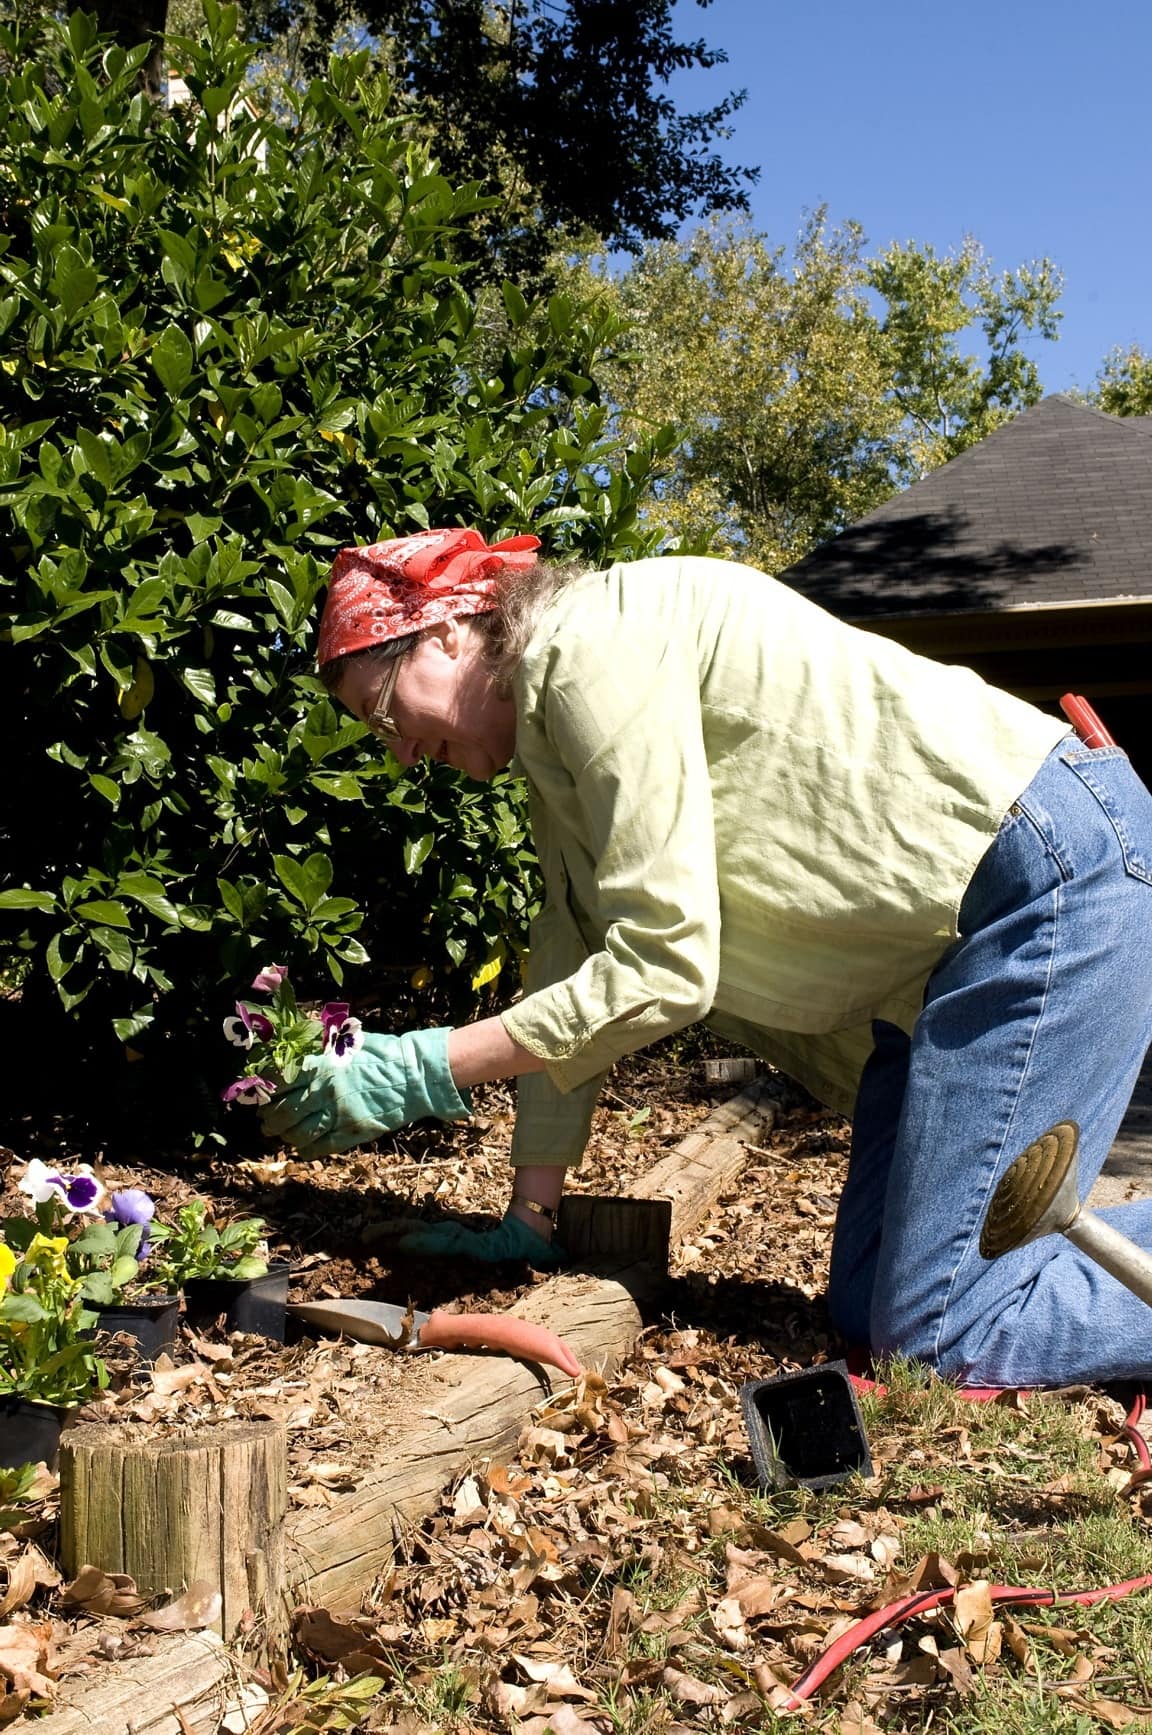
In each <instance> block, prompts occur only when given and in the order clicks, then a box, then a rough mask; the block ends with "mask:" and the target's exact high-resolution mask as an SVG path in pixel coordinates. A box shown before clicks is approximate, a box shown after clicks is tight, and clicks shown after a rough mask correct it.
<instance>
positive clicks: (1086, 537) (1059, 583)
mask: <svg viewBox="0 0 1152 1735" xmlns="http://www.w3.org/2000/svg"><path fill="white" fill-rule="evenodd" d="M780 577H781V578H782V579H783V580H784V582H785V583H786V584H790V585H792V586H793V587H794V588H795V589H796V590H798V591H800V592H802V594H803V595H805V596H807V597H809V598H810V599H811V600H812V601H813V602H818V603H820V604H821V605H822V606H823V607H824V608H827V609H829V610H830V611H831V612H832V613H833V614H837V615H840V616H841V618H842V619H845V620H863V619H882V618H885V617H892V616H910V615H930V614H939V613H953V612H960V613H971V612H978V613H983V612H986V611H997V610H1001V609H1004V608H1010V607H1021V606H1024V607H1028V606H1031V607H1041V608H1052V607H1062V606H1063V607H1067V606H1069V605H1073V604H1077V603H1085V602H1095V603H1100V602H1115V601H1118V600H1121V599H1129V598H1135V597H1141V598H1149V597H1152V416H1129V417H1121V416H1108V415H1105V414H1104V413H1103V412H1102V411H1101V410H1095V409H1092V408H1091V407H1090V406H1089V405H1087V404H1080V403H1076V402H1075V401H1074V400H1073V399H1071V398H1066V397H1063V396H1059V395H1057V396H1054V397H1048V398H1044V399H1043V400H1042V401H1041V402H1040V403H1038V404H1034V405H1033V406H1032V408H1031V409H1029V410H1024V411H1022V413H1021V414H1020V415H1018V416H1016V417H1014V418H1013V420H1012V421H1010V422H1006V423H1005V424H1004V426H1003V427H1002V428H997V430H996V432H995V433H994V434H989V435H988V437H987V439H984V440H981V442H980V444H979V445H977V446H972V447H970V448H969V450H968V451H966V452H962V453H961V454H960V456H959V457H958V458H953V459H952V460H951V462H950V463H947V464H944V465H942V466H941V468H940V469H939V470H933V471H932V472H931V474H930V475H928V476H925V477H924V478H923V480H922V481H920V482H914V483H913V484H912V486H911V487H910V488H907V489H905V490H904V492H903V493H901V494H896V495H894V496H893V498H892V499H891V500H887V501H885V503H884V505H883V506H879V507H877V508H876V510H875V511H874V512H870V513H869V514H868V516H867V517H866V518H861V519H860V521H859V522H858V523H856V524H853V525H851V526H850V528H849V529H847V530H845V531H843V532H841V534H840V535H839V536H837V537H834V538H833V540H832V541H831V542H827V543H825V544H824V545H823V546H822V547H820V548H817V549H814V550H813V552H812V553H811V554H809V555H807V556H806V557H805V558H804V559H803V560H801V561H798V562H797V563H796V565H795V566H790V567H789V568H788V570H787V571H786V572H783V573H781V574H780Z"/></svg>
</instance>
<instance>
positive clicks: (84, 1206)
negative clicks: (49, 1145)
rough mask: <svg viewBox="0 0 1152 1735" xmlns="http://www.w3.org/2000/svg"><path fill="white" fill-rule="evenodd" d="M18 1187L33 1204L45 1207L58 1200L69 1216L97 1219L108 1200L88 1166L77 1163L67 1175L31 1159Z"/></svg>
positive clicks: (105, 1189)
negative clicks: (90, 1214) (94, 1217)
mask: <svg viewBox="0 0 1152 1735" xmlns="http://www.w3.org/2000/svg"><path fill="white" fill-rule="evenodd" d="M17 1184H18V1186H19V1189H20V1191H21V1192H22V1193H26V1194H27V1196H28V1198H30V1199H31V1201H32V1203H33V1204H34V1205H46V1204H47V1203H48V1201H49V1200H50V1199H57V1200H59V1202H60V1204H61V1205H62V1206H63V1207H64V1210H65V1211H67V1213H68V1215H69V1216H70V1217H74V1216H78V1215H80V1214H81V1213H84V1214H87V1213H89V1212H91V1213H92V1215H93V1216H100V1215H101V1214H102V1213H103V1210H104V1206H105V1205H106V1203H107V1201H108V1189H107V1187H106V1186H105V1185H104V1183H103V1181H101V1180H99V1179H98V1178H97V1177H96V1175H94V1174H93V1172H92V1169H91V1167H90V1165H89V1164H88V1163H77V1165H76V1167H75V1169H74V1170H72V1171H71V1172H70V1173H66V1172H65V1171H64V1170H62V1169H53V1168H50V1167H49V1165H48V1164H47V1163H42V1162H41V1161H40V1158H39V1157H33V1158H32V1159H31V1161H30V1162H29V1164H28V1166H27V1168H26V1169H25V1170H24V1173H23V1175H22V1176H21V1177H20V1180H19V1182H18V1183H17Z"/></svg>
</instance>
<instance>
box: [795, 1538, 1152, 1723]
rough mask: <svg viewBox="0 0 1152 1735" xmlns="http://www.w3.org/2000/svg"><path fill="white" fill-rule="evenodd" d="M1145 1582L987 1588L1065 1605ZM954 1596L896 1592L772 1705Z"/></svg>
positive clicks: (1000, 1598)
mask: <svg viewBox="0 0 1152 1735" xmlns="http://www.w3.org/2000/svg"><path fill="white" fill-rule="evenodd" d="M1149 1586H1152V1572H1146V1573H1144V1574H1142V1576H1141V1577H1140V1578H1126V1579H1123V1580H1122V1581H1121V1582H1120V1583H1119V1584H1105V1585H1101V1586H1100V1588H1099V1589H1098V1590H1074V1591H1069V1592H1067V1593H1063V1594H1062V1593H1061V1592H1060V1591H1058V1590H1040V1589H1036V1588H1033V1587H1031V1586H1029V1585H1016V1584H991V1585H989V1586H988V1592H989V1595H990V1596H991V1598H992V1601H993V1602H994V1603H1001V1604H1003V1603H1009V1604H1012V1605H1014V1606H1015V1607H1017V1608H1044V1607H1056V1606H1059V1607H1063V1606H1064V1605H1065V1604H1066V1603H1079V1604H1080V1605H1081V1606H1082V1607H1085V1608H1087V1607H1090V1606H1091V1604H1092V1603H1097V1602H1118V1601H1119V1599H1120V1598H1121V1597H1122V1596H1129V1595H1131V1593H1132V1592H1133V1591H1134V1590H1147V1589H1148V1588H1149ZM955 1596H956V1591H955V1589H954V1588H953V1587H952V1586H951V1585H949V1586H947V1587H946V1588H945V1589H943V1590H921V1591H916V1592H914V1594H913V1595H911V1596H902V1597H899V1598H898V1599H897V1601H896V1602H891V1603H889V1604H888V1607H887V1608H882V1609H877V1610H876V1612H875V1613H874V1614H870V1615H865V1616H864V1618H863V1620H859V1621H857V1622H856V1625H855V1626H854V1627H849V1628H848V1631H847V1632H846V1633H842V1634H841V1635H840V1637H839V1638H838V1639H837V1640H836V1641H835V1643H834V1644H831V1645H829V1646H828V1649H827V1650H826V1651H825V1652H824V1653H823V1654H822V1655H821V1656H819V1657H817V1659H816V1661H815V1662H814V1663H812V1664H811V1666H810V1667H809V1668H807V1669H805V1671H804V1673H803V1674H802V1675H801V1676H800V1678H799V1680H798V1681H795V1682H794V1683H793V1685H792V1688H791V1691H790V1694H789V1697H788V1701H787V1703H786V1704H783V1705H780V1706H777V1707H774V1708H775V1709H778V1710H781V1711H798V1710H799V1709H800V1706H801V1705H802V1704H803V1703H804V1701H805V1699H810V1698H811V1697H812V1694H813V1693H814V1692H815V1691H816V1689H817V1687H819V1686H820V1685H821V1684H822V1683H823V1682H824V1681H826V1680H827V1679H828V1677H829V1675H831V1674H834V1673H835V1671H836V1670H837V1669H838V1668H839V1667H840V1665H841V1663H843V1662H845V1661H846V1660H847V1658H848V1657H850V1656H851V1655H852V1652H853V1651H855V1650H858V1649H859V1648H860V1646H861V1645H863V1644H866V1643H867V1641H868V1640H869V1639H872V1638H875V1636H876V1634H877V1633H880V1632H883V1631H884V1630H885V1629H886V1628H887V1627H894V1626H898V1625H899V1624H900V1622H901V1621H906V1620H910V1619H911V1617H912V1616H913V1615H918V1614H925V1613H926V1612H927V1611H928V1610H929V1609H933V1608H944V1607H946V1606H947V1604H948V1603H950V1602H952V1601H953V1599H954V1598H955Z"/></svg>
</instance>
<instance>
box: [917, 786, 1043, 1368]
mask: <svg viewBox="0 0 1152 1735" xmlns="http://www.w3.org/2000/svg"><path fill="white" fill-rule="evenodd" d="M1029 817H1031V815H1029ZM1061 891H1062V887H1061V886H1056V887H1055V888H1054V890H1053V893H1052V919H1051V934H1050V938H1049V941H1048V968H1047V970H1046V971H1045V974H1044V988H1043V992H1042V994H1041V999H1040V1008H1039V1011H1038V1012H1037V1014H1036V1016H1035V1018H1034V1019H1033V1020H1032V1032H1031V1035H1030V1037H1029V1039H1028V1051H1027V1053H1026V1054H1025V1056H1024V1059H1023V1063H1022V1065H1021V1066H1020V1068H1019V1071H1018V1072H1017V1075H1016V1089H1015V1092H1014V1095H1013V1101H1012V1105H1011V1107H1010V1108H1009V1110H1008V1113H1007V1115H1006V1116H1005V1117H1004V1125H1003V1130H1002V1131H1001V1134H1000V1140H999V1144H998V1146H997V1149H996V1154H995V1157H994V1159H993V1162H992V1165H991V1168H990V1169H989V1172H988V1179H987V1181H986V1182H985V1185H984V1194H983V1199H982V1203H981V1207H980V1210H979V1213H978V1216H977V1220H976V1223H975V1224H974V1225H973V1226H972V1227H971V1228H970V1229H969V1231H968V1236H967V1239H966V1241H965V1243H964V1246H963V1248H962V1249H961V1251H960V1253H959V1254H958V1255H957V1258H956V1263H955V1264H954V1265H953V1267H952V1271H951V1273H950V1274H949V1278H948V1290H947V1294H946V1296H945V1298H944V1302H943V1305H942V1306H941V1308H940V1312H939V1314H938V1315H937V1319H936V1337H935V1341H934V1344H933V1357H934V1360H936V1361H937V1362H938V1361H939V1360H940V1339H941V1337H942V1336H943V1334H944V1323H945V1320H946V1319H947V1317H948V1309H949V1306H950V1305H951V1302H952V1296H953V1293H954V1291H955V1288H956V1280H957V1278H958V1277H959V1275H960V1267H961V1266H962V1265H963V1263H964V1261H965V1259H966V1258H967V1257H968V1255H969V1254H970V1253H971V1250H972V1245H973V1242H974V1241H975V1239H976V1235H977V1233H978V1230H979V1227H980V1225H981V1224H982V1223H983V1221H984V1217H985V1214H986V1212H987V1210H988V1205H989V1202H990V1199H991V1193H992V1186H991V1183H992V1179H993V1177H994V1176H995V1175H996V1174H997V1172H998V1170H999V1167H1000V1162H1001V1159H1002V1158H1003V1155H1004V1147H1005V1145H1006V1144H1007V1142H1008V1135H1009V1132H1010V1130H1011V1127H1012V1123H1013V1120H1014V1119H1015V1117H1016V1113H1017V1110H1018V1109H1019V1106H1020V1098H1021V1096H1022V1095H1023V1092H1024V1082H1025V1079H1026V1077H1027V1073H1028V1068H1029V1066H1030V1064H1031V1061H1032V1056H1033V1054H1034V1053H1035V1049H1036V1041H1037V1037H1038V1035H1039V1032H1040V1026H1041V1024H1042V1023H1043V1022H1044V1014H1045V1013H1046V1011H1047V1010H1048V996H1049V993H1050V991H1051V988H1052V974H1053V970H1054V968H1055V960H1056V942H1057V936H1058V930H1059V926H1060V902H1061Z"/></svg>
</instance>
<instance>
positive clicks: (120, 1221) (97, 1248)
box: [4, 1157, 167, 1307]
mask: <svg viewBox="0 0 1152 1735" xmlns="http://www.w3.org/2000/svg"><path fill="white" fill-rule="evenodd" d="M18 1186H19V1190H20V1192H22V1193H23V1194H25V1196H26V1197H27V1198H29V1199H31V1201H32V1205H33V1210H34V1213H35V1222H34V1223H33V1222H32V1221H31V1220H30V1219H28V1218H20V1217H15V1218H10V1219H9V1220H8V1222H7V1223H6V1224H5V1226H4V1238H5V1241H6V1242H7V1243H8V1245H9V1246H10V1247H15V1248H26V1247H27V1246H29V1245H30V1243H31V1240H32V1238H33V1236H34V1235H35V1233H36V1231H37V1230H39V1232H40V1233H41V1234H42V1235H44V1236H47V1237H49V1238H52V1237H62V1238H63V1239H64V1241H65V1242H66V1249H65V1259H66V1261H67V1265H68V1269H69V1271H70V1272H71V1274H72V1276H73V1277H75V1278H78V1279H79V1282H80V1295H81V1297H82V1299H83V1300H84V1301H86V1302H90V1303H92V1305H93V1306H95V1307H115V1306H117V1305H118V1303H119V1302H120V1301H122V1300H123V1298H124V1292H125V1291H126V1290H128V1289H135V1290H138V1291H140V1290H145V1289H153V1288H155V1279H154V1278H146V1279H143V1280H142V1279H141V1266H142V1264H143V1262H144V1261H145V1260H146V1259H147V1257H148V1254H149V1252H150V1249H151V1245H152V1243H153V1242H156V1241H159V1240H162V1239H163V1238H164V1236H165V1235H166V1233H167V1231H166V1230H165V1229H164V1228H163V1227H162V1226H161V1225H160V1224H154V1223H153V1218H154V1217H155V1214H156V1207H155V1205H154V1204H153V1202H152V1200H151V1199H150V1198H149V1196H148V1194H147V1193H145V1192H143V1191H142V1190H141V1189H140V1188H139V1187H126V1188H124V1189H123V1191H121V1192H117V1193H111V1194H110V1193H109V1191H108V1189H107V1187H105V1185H104V1183H103V1182H102V1181H101V1180H99V1178H98V1177H97V1176H96V1175H94V1174H93V1172H92V1170H91V1168H89V1166H88V1165H87V1164H86V1163H81V1164H79V1165H78V1166H77V1167H76V1169H75V1170H73V1171H71V1172H65V1171H63V1170H57V1169H51V1168H49V1166H48V1165H47V1164H46V1163H42V1162H41V1161H40V1160H39V1158H37V1157H33V1159H32V1160H31V1162H30V1163H29V1164H28V1166H27V1168H26V1169H25V1170H24V1173H23V1175H22V1176H21V1178H20V1181H19V1183H18Z"/></svg>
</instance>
